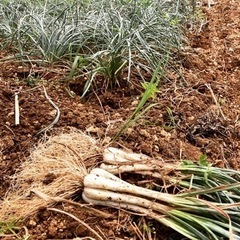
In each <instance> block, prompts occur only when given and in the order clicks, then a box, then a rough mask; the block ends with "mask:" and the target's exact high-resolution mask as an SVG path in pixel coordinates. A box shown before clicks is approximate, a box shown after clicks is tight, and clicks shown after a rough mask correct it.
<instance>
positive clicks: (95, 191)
mask: <svg viewBox="0 0 240 240" xmlns="http://www.w3.org/2000/svg"><path fill="white" fill-rule="evenodd" d="M100 167H101V168H97V169H93V170H92V171H91V172H90V174H88V175H87V176H86V177H85V178H84V191H83V199H84V200H85V201H86V202H89V203H92V204H96V205H104V206H109V207H114V208H118V209H127V210H130V211H131V212H135V213H137V214H139V213H140V214H144V215H145V216H147V217H149V218H152V219H155V220H157V221H159V222H160V223H161V224H163V225H166V226H168V227H170V228H172V229H174V230H175V231H177V232H179V233H180V234H182V235H183V236H185V237H187V238H188V239H192V240H199V239H201V240H219V239H230V240H236V239H240V237H239V236H240V218H239V215H240V207H239V205H240V204H239V198H240V183H239V182H238V180H239V177H240V172H238V171H235V170H230V169H221V168H217V167H213V166H211V165H209V164H202V163H199V164H194V163H192V162H184V163H182V164H180V165H174V164H165V163H163V162H160V163H159V161H156V160H153V159H151V158H149V157H148V156H146V155H143V154H135V153H129V152H127V151H122V150H119V149H115V148H108V149H106V150H105V152H104V163H103V164H102V165H101V166H100ZM103 168H104V169H103ZM111 172H112V173H113V174H112V173H111ZM123 172H133V173H137V174H142V175H149V176H157V177H158V179H160V176H162V178H163V179H165V180H166V179H167V181H168V182H169V183H171V184H172V186H174V187H175V188H177V189H178V192H177V193H176V194H173V193H171V194H170V193H166V192H163V189H164V188H162V189H161V192H160V191H156V190H150V189H146V188H143V187H139V186H135V185H132V184H130V183H128V182H126V181H123V180H121V179H120V178H118V177H117V176H115V175H114V174H119V173H123ZM161 174H162V175H161Z"/></svg>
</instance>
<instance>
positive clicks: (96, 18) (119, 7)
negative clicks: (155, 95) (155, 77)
mask: <svg viewBox="0 0 240 240" xmlns="http://www.w3.org/2000/svg"><path fill="white" fill-rule="evenodd" d="M189 14H190V7H189V4H188V3H187V1H184V0H178V1H165V0H160V1H159V0H141V1H138V0H133V1H128V0H122V1H108V0H101V1H93V0H85V1H80V2H79V1H77V0H71V1H69V0H62V1H60V2H59V1H57V0H53V1H41V0H38V1H32V0H29V1H23V0H17V1H15V0H8V1H1V2H0V17H1V19H2V21H1V23H0V37H1V39H2V42H5V43H6V44H7V43H9V39H11V43H12V44H14V46H15V47H16V48H17V49H18V51H19V53H20V54H21V56H23V57H24V56H27V58H26V59H31V58H34V60H37V59H39V60H40V61H41V60H42V61H44V62H50V63H51V62H55V61H64V62H66V61H67V62H70V63H68V66H71V65H72V63H74V59H75V58H76V57H80V58H81V59H84V61H82V64H79V65H77V66H78V67H76V68H72V69H71V70H72V71H71V73H70V75H69V76H68V77H67V81H70V80H71V77H76V76H79V77H80V76H84V77H85V78H87V79H88V80H87V82H86V85H85V89H84V94H86V92H87V90H89V89H90V88H91V87H92V85H93V84H94V81H95V77H96V76H99V75H100V76H102V78H101V79H102V81H103V84H102V85H103V86H106V87H111V88H113V87H114V86H116V85H117V84H118V80H119V79H120V78H122V73H123V72H124V73H125V72H127V79H126V83H129V82H131V72H132V69H133V68H134V69H135V70H137V71H138V72H139V74H140V75H141V70H144V71H146V72H148V73H150V74H152V73H153V72H154V69H156V68H157V65H158V62H159V61H160V60H161V58H162V56H164V55H165V54H166V53H169V52H171V51H172V50H176V49H178V48H179V46H180V45H181V42H182V40H183V35H182V33H183V31H182V29H183V28H182V27H181V25H182V24H184V22H185V21H186V19H187V18H186V16H187V15H189ZM98 79H99V78H98ZM145 84H146V83H145ZM143 87H146V86H144V85H143Z"/></svg>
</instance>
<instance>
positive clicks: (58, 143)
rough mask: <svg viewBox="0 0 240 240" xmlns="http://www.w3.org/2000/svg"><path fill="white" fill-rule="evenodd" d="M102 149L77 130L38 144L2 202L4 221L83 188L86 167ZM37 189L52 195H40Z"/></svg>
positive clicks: (29, 213)
mask: <svg viewBox="0 0 240 240" xmlns="http://www.w3.org/2000/svg"><path fill="white" fill-rule="evenodd" d="M99 152H100V148H99V147H98V146H97V142H96V141H95V140H94V139H93V138H91V137H90V136H87V135H85V134H83V133H82V132H80V131H78V130H75V129H71V132H70V133H61V134H60V135H57V136H53V137H50V138H49V139H48V140H47V141H46V142H44V143H40V144H38V146H37V147H36V149H34V150H33V151H32V153H31V155H30V157H29V158H28V159H27V160H26V161H25V162H23V164H22V165H21V167H20V169H19V171H17V173H16V174H15V176H14V178H13V182H12V186H11V187H10V189H9V191H8V193H7V194H6V196H5V198H4V200H3V201H2V202H0V216H1V220H2V221H7V220H11V219H13V218H15V219H22V218H25V217H27V216H29V215H31V214H33V213H34V212H36V211H37V210H38V208H39V207H47V206H48V205H49V204H51V203H53V202H54V201H55V200H56V199H59V198H68V197H70V196H71V195H72V194H73V193H74V192H76V190H78V189H80V188H81V187H82V184H83V177H84V176H85V175H86V174H87V170H86V166H87V165H88V166H89V165H90V164H91V163H92V162H93V158H94V157H95V156H96V155H98V153H99ZM34 192H35V193H36V192H41V193H42V196H49V197H46V198H44V197H43V198H39V195H38V196H37V195H36V194H34ZM54 198H55V199H54Z"/></svg>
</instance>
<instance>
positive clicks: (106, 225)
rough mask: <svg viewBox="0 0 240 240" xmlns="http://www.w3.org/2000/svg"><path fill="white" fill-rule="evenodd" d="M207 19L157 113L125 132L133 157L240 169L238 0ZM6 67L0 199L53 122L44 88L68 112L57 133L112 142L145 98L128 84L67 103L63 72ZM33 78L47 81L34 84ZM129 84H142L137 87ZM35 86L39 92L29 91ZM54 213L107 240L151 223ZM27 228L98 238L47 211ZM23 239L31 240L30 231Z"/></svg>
mask: <svg viewBox="0 0 240 240" xmlns="http://www.w3.org/2000/svg"><path fill="white" fill-rule="evenodd" d="M203 12H204V14H205V16H206V21H203V23H204V24H203V25H202V26H201V27H200V26H199V25H197V26H194V27H193V29H192V30H191V31H190V32H189V45H188V46H186V47H184V49H183V50H182V53H181V54H180V55H181V56H178V57H177V59H178V60H180V61H181V63H182V65H181V68H180V74H179V75H178V74H176V73H172V72H171V71H169V74H168V77H169V79H170V81H166V82H162V84H161V86H160V93H159V94H158V97H157V98H155V99H153V101H154V102H156V103H158V105H157V106H155V107H153V108H152V109H151V110H150V111H148V112H147V113H146V114H145V115H144V116H142V117H141V119H140V120H138V121H137V122H136V123H135V125H133V126H131V127H130V128H129V129H127V130H126V131H125V132H124V133H123V134H122V135H121V136H120V138H119V139H118V140H117V142H118V143H119V144H120V145H123V146H125V147H128V148H130V149H132V150H133V151H135V152H142V153H145V154H148V155H150V156H153V157H154V156H157V157H161V158H163V159H165V160H174V161H179V160H180V159H190V160H197V159H199V157H200V156H201V155H202V154H206V155H207V157H208V160H209V161H210V162H212V163H213V164H214V165H217V166H221V167H229V168H235V169H238V168H239V165H240V144H239V143H240V119H239V116H240V108H239V106H240V95H239V91H240V79H239V76H240V18H239V16H240V4H239V1H238V0H215V5H213V6H211V7H210V8H208V7H207V6H204V7H203ZM9 55H10V53H9V52H4V51H3V52H1V58H6V57H8V56H9ZM0 66H1V69H0V150H1V152H0V201H1V200H2V199H3V198H4V195H5V194H6V192H7V190H8V188H9V185H10V182H11V177H12V176H13V174H14V173H15V171H16V170H17V169H18V167H19V166H20V164H21V163H22V162H23V161H24V160H25V159H26V158H27V157H28V156H29V153H30V151H31V148H33V147H34V145H36V144H37V142H38V141H39V140H40V139H41V138H42V137H41V136H38V135H37V133H38V132H39V131H40V130H41V129H42V128H44V127H46V126H47V125H49V124H50V123H51V121H52V120H53V119H54V115H55V112H54V109H53V108H52V106H51V105H50V104H49V102H48V100H47V99H46V97H45V96H44V93H43V89H42V87H41V85H45V87H46V89H47V92H48V95H49V96H50V97H51V99H52V100H53V101H54V102H55V103H56V104H57V105H58V107H59V108H60V111H61V117H60V120H59V121H58V123H57V124H56V125H55V126H54V129H62V128H67V126H73V127H76V128H78V129H80V130H82V131H84V132H87V133H89V134H90V135H91V136H93V137H95V138H97V139H99V140H100V141H102V142H103V143H105V144H107V143H108V142H109V140H110V139H111V138H113V137H114V136H115V134H116V133H117V132H118V131H119V129H120V127H121V126H122V125H123V123H124V121H125V120H127V119H128V117H129V116H130V115H131V113H132V112H133V111H134V109H135V107H136V106H137V103H138V99H139V96H140V95H139V94H140V92H139V89H138V90H136V89H134V88H131V87H129V86H126V87H122V88H117V89H114V90H113V91H112V92H110V91H107V92H104V91H100V90H99V91H96V92H95V93H91V94H90V95H88V96H87V97H86V98H85V99H80V97H79V96H77V95H75V97H70V95H69V94H68V93H67V91H66V90H65V85H64V84H63V83H62V81H61V79H63V76H64V73H65V70H64V69H63V68H60V67H58V66H52V67H48V68H43V67H39V66H35V65H34V66H33V65H28V64H26V65H23V64H22V63H21V62H17V61H15V60H8V61H1V62H0ZM53 69H54V70H53ZM30 74H31V75H34V74H35V75H34V76H38V78H39V79H40V80H38V81H37V82H33V79H34V78H32V79H31V78H29V75H30ZM132 80H133V81H134V82H137V79H136V81H135V80H134V79H132ZM31 84H35V87H30V85H31ZM80 87H81V84H80V83H78V82H77V83H75V84H70V88H71V90H72V91H75V93H79V92H81V89H80ZM16 92H19V103H20V125H18V126H15V124H14V94H15V93H16ZM216 102H217V104H216ZM169 109H170V110H171V111H170V112H169V111H168V110H169ZM54 131H55V130H52V132H51V131H50V132H48V134H49V135H51V134H54ZM56 207H58V208H59V209H64V210H65V211H68V212H71V213H73V214H74V215H75V216H77V217H78V218H79V219H81V220H84V221H85V222H86V223H88V224H89V225H90V226H91V227H93V228H94V229H95V230H96V231H97V232H99V233H100V234H102V236H103V238H104V239H143V238H141V237H139V234H137V230H136V226H137V225H139V226H143V225H144V224H149V222H148V221H149V220H147V219H144V218H142V217H133V216H131V215H129V214H127V213H123V212H119V211H116V210H109V209H103V208H101V209H102V210H104V211H108V212H109V211H110V212H111V213H113V216H115V217H113V218H112V219H107V220H106V219H101V218H99V217H97V216H93V215H91V214H86V213H83V212H82V211H81V210H80V209H78V208H77V207H72V206H67V205H59V206H56ZM134 221H135V222H134ZM0 222H1V216H0ZM24 224H25V226H26V228H27V230H28V232H29V234H30V235H31V239H73V238H76V237H86V236H91V233H90V232H89V231H88V230H86V229H85V228H84V227H83V226H81V224H79V223H78V222H75V221H74V220H73V219H72V218H68V217H66V216H64V215H61V214H56V213H54V212H50V211H46V210H45V209H42V210H39V212H38V213H37V214H36V215H35V216H32V217H31V218H29V219H26V220H25V222H24ZM135 224H136V226H135ZM151 224H152V227H153V228H155V231H156V238H155V239H167V237H166V236H164V235H163V234H162V233H161V232H162V231H163V229H162V227H161V226H158V224H157V223H154V222H153V223H151ZM164 232H165V231H164ZM19 234H20V235H21V234H22V235H24V231H23V230H22V231H20V233H19ZM20 235H19V236H20ZM152 236H154V234H152ZM124 237H125V238H124ZM3 239H17V238H16V237H10V236H9V237H3ZM79 239H80V238H79ZM85 239H87V238H85ZM88 239H90V238H88ZM146 239H148V238H147V236H146ZM153 239H154V238H153Z"/></svg>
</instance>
